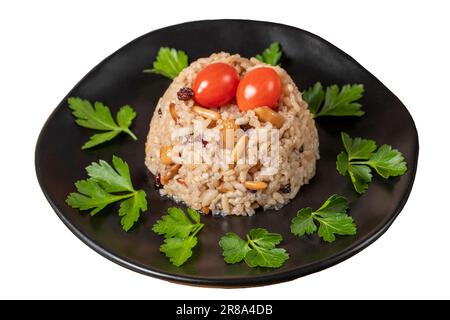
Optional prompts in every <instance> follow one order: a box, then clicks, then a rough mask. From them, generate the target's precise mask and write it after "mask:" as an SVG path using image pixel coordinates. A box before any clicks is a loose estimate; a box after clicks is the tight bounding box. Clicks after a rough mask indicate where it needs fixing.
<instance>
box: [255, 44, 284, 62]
mask: <svg viewBox="0 0 450 320" xmlns="http://www.w3.org/2000/svg"><path fill="white" fill-rule="evenodd" d="M281 55H282V52H281V47H280V44H279V43H278V42H273V43H271V44H270V46H269V47H268V48H266V49H265V50H264V51H263V52H262V53H261V54H257V55H256V57H255V58H256V59H258V60H259V61H262V62H264V63H267V64H270V65H272V66H276V65H279V64H280V59H281Z"/></svg>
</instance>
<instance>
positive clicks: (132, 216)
mask: <svg viewBox="0 0 450 320" xmlns="http://www.w3.org/2000/svg"><path fill="white" fill-rule="evenodd" d="M112 163H113V166H114V168H113V167H111V165H110V164H109V163H108V162H106V161H104V160H100V161H99V162H98V163H96V162H93V163H92V164H91V165H90V166H88V167H86V171H87V173H88V175H89V177H90V178H89V179H87V180H80V181H77V182H76V183H75V186H76V188H77V191H78V192H73V193H71V194H69V196H68V197H67V199H66V202H67V204H68V205H69V206H71V207H72V208H77V209H80V210H91V212H90V214H91V216H93V215H95V214H96V213H98V212H99V211H101V210H102V209H103V208H105V207H106V206H107V205H109V204H112V203H114V202H117V201H121V203H120V207H119V216H120V217H122V218H121V220H120V223H121V225H122V228H123V230H125V231H128V230H130V228H131V227H132V226H133V225H134V223H135V222H136V221H137V220H138V219H139V214H140V212H145V211H146V210H147V199H146V194H145V192H144V191H143V190H136V189H135V188H134V187H133V184H132V182H131V177H130V170H129V168H128V165H127V163H126V162H125V161H123V160H122V159H121V158H119V157H116V156H113V158H112Z"/></svg>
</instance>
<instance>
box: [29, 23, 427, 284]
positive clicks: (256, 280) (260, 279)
mask: <svg viewBox="0 0 450 320" xmlns="http://www.w3.org/2000/svg"><path fill="white" fill-rule="evenodd" d="M227 21H230V22H233V21H234V22H256V23H264V24H270V25H274V26H281V27H283V28H289V29H294V30H297V31H298V30H299V31H301V32H304V33H306V34H308V35H309V36H311V37H312V38H315V39H317V40H318V41H321V42H323V43H326V44H327V45H328V46H329V49H330V50H333V51H339V53H340V54H341V55H344V56H346V57H347V58H348V59H349V60H352V61H353V62H354V63H355V65H357V66H358V68H360V69H361V70H363V71H364V72H366V73H367V74H369V75H370V76H371V77H373V79H374V80H376V81H377V82H378V83H379V84H380V85H381V86H383V87H384V88H385V89H386V90H388V91H390V90H389V89H388V88H387V87H386V86H385V85H384V84H383V83H382V82H381V81H380V80H378V78H376V77H375V76H374V75H373V74H372V73H370V72H369V71H368V70H367V69H365V68H364V67H363V66H362V65H361V64H360V63H358V62H357V61H356V60H355V59H353V58H352V57H351V56H350V55H348V54H347V53H345V52H344V51H342V50H341V49H339V48H337V47H336V46H335V45H333V44H332V43H330V42H328V41H327V40H325V39H323V38H321V37H319V36H317V35H315V34H313V33H311V32H309V31H306V30H303V29H301V28H297V27H293V26H289V25H285V24H281V23H275V22H267V21H258V20H248V19H217V20H195V21H188V22H183V23H180V24H175V25H170V26H167V27H164V28H160V29H156V30H153V31H151V32H148V33H146V34H144V35H142V36H140V37H138V38H136V39H134V40H132V41H131V42H129V43H127V44H126V45H124V46H122V47H121V48H119V49H118V50H116V51H115V52H113V53H112V54H110V55H109V56H108V57H106V58H105V59H103V60H102V61H101V62H100V63H99V64H97V65H96V66H95V67H94V68H93V69H91V70H90V71H89V72H88V73H87V74H86V75H85V76H84V77H83V78H82V79H81V80H80V81H78V83H77V84H76V85H75V86H74V87H73V88H72V89H71V90H70V91H69V93H68V94H67V95H66V96H65V98H64V99H63V101H65V100H66V99H67V98H68V97H69V96H70V94H71V92H72V91H74V90H75V89H76V88H77V87H78V86H79V85H80V84H81V83H82V82H83V81H84V80H85V79H86V78H88V77H89V76H90V75H91V74H92V73H94V72H95V71H97V70H98V69H99V68H101V67H102V66H103V65H104V64H105V63H106V62H107V61H108V60H109V59H110V57H112V56H114V55H115V54H116V53H117V52H118V51H121V50H122V49H124V48H126V47H128V46H132V45H133V44H134V43H135V42H137V41H139V40H140V39H141V38H144V37H147V36H148V35H150V34H151V33H154V32H159V31H163V30H165V29H169V28H174V27H176V28H180V27H183V26H184V25H187V24H191V23H208V22H227ZM392 94H393V93H392ZM393 95H394V96H395V94H393ZM395 98H396V99H397V100H398V101H399V102H400V104H401V106H402V107H403V108H404V111H406V113H407V115H408V116H409V118H410V121H411V123H412V124H413V126H414V134H415V137H413V138H415V140H416V142H417V143H416V145H415V149H416V150H415V153H414V163H412V164H409V170H410V171H411V180H410V183H409V184H408V188H407V190H406V192H405V194H404V196H403V198H402V200H401V201H400V202H399V205H398V206H397V208H396V210H395V211H394V212H393V214H392V215H391V217H390V218H389V219H388V220H387V221H386V222H385V223H383V224H382V225H381V226H380V227H379V228H378V229H376V230H374V231H373V232H372V233H370V234H368V235H366V236H365V237H364V238H362V239H361V240H360V242H359V243H355V244H354V245H352V246H350V247H348V248H346V250H345V251H343V252H340V253H338V254H334V255H332V256H329V257H328V258H326V259H323V260H320V261H316V262H314V263H311V264H308V265H306V266H303V267H302V268H297V269H295V268H294V269H288V270H285V271H282V272H280V271H278V272H277V273H268V274H264V275H261V276H254V277H251V278H247V279H243V278H227V277H221V278H211V277H198V276H191V275H180V274H175V273H171V272H160V271H158V270H155V269H153V268H151V267H148V266H142V265H138V264H136V263H134V262H132V261H129V260H127V259H124V258H122V257H119V256H117V255H115V254H113V253H111V252H109V251H108V250H106V249H104V248H102V247H101V246H100V245H98V244H97V243H96V242H95V241H94V240H93V239H91V238H89V237H88V236H87V235H86V234H84V233H83V232H82V231H81V230H79V229H77V228H76V227H75V226H74V225H72V224H71V223H70V221H69V220H68V219H67V218H66V217H65V215H64V214H63V213H62V212H61V211H60V210H59V209H58V208H57V207H56V206H55V205H54V204H53V202H52V199H51V198H50V195H49V193H48V192H47V190H46V189H45V188H44V187H43V185H42V184H41V180H42V179H41V175H42V172H41V171H40V170H39V168H40V165H39V146H40V144H41V139H42V136H43V132H44V131H45V129H46V127H47V126H48V124H49V122H50V119H52V116H53V114H54V113H55V112H56V110H57V109H59V105H58V106H57V107H56V108H55V109H54V110H53V112H52V113H51V114H50V115H49V117H48V119H47V121H46V122H45V124H44V126H43V127H42V129H41V131H40V134H39V137H38V139H37V143H36V149H35V170H36V176H37V179H38V182H39V185H40V187H41V190H42V192H43V193H44V195H45V197H46V199H47V201H48V202H49V203H50V205H51V207H52V208H53V210H54V211H55V212H56V214H57V215H58V217H59V218H60V219H61V221H62V222H63V223H64V224H65V225H66V226H67V228H68V229H69V230H70V231H71V232H72V233H73V234H74V235H76V236H77V237H78V238H79V239H80V240H81V241H82V242H83V243H85V244H86V245H88V246H89V247H90V248H92V249H93V250H94V251H96V252H97V253H99V254H100V255H102V256H103V257H105V258H107V259H109V260H110V261H112V262H114V263H117V264H119V265H120V266H122V267H125V268H128V269H130V270H133V271H136V272H139V273H141V274H144V275H148V276H152V277H155V278H159V279H163V280H168V281H172V282H175V283H180V284H189V285H197V286H206V287H230V288H232V287H252V286H261V285H269V284H275V283H280V282H284V281H290V280H294V279H296V278H299V277H302V276H305V275H308V274H312V273H315V272H319V271H322V270H324V269H326V268H329V267H331V266H334V265H336V264H338V263H340V262H342V261H344V260H347V259H348V258H350V257H352V256H354V255H355V254H357V253H358V252H360V251H362V250H363V249H365V248H366V247H368V246H369V245H371V244H372V243H373V242H375V241H376V240H377V239H378V238H379V237H381V236H382V235H383V234H384V233H385V232H386V231H387V230H388V229H389V227H390V226H391V225H392V223H393V222H394V220H395V219H396V218H397V216H398V215H399V214H400V212H401V211H402V209H403V207H404V206H405V204H406V202H407V200H408V198H409V195H410V193H411V190H412V187H413V184H414V180H415V176H416V171H417V163H418V157H419V138H418V133H417V127H416V125H415V123H414V120H413V118H412V116H411V114H410V113H409V111H408V109H407V108H406V107H405V106H404V104H403V103H401V101H400V99H398V97H397V96H395Z"/></svg>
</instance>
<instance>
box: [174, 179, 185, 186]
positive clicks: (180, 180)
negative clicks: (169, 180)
mask: <svg viewBox="0 0 450 320" xmlns="http://www.w3.org/2000/svg"><path fill="white" fill-rule="evenodd" d="M176 180H177V182H178V183H180V184H182V185H183V186H185V187H187V184H186V180H184V179H183V178H177V179H176Z"/></svg>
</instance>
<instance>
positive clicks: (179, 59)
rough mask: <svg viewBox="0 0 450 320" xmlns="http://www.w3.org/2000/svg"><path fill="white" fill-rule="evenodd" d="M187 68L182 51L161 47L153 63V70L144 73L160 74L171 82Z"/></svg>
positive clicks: (186, 60)
mask: <svg viewBox="0 0 450 320" xmlns="http://www.w3.org/2000/svg"><path fill="white" fill-rule="evenodd" d="M187 66H188V56H187V55H186V53H185V52H184V51H181V50H176V49H173V48H167V47H162V48H160V49H159V51H158V56H157V57H156V60H155V61H154V62H153V68H152V69H145V70H144V72H147V73H156V74H160V75H162V76H164V77H167V78H169V79H172V80H173V79H175V78H176V77H177V76H178V74H179V73H180V72H181V71H182V70H183V69H184V68H186V67H187Z"/></svg>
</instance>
